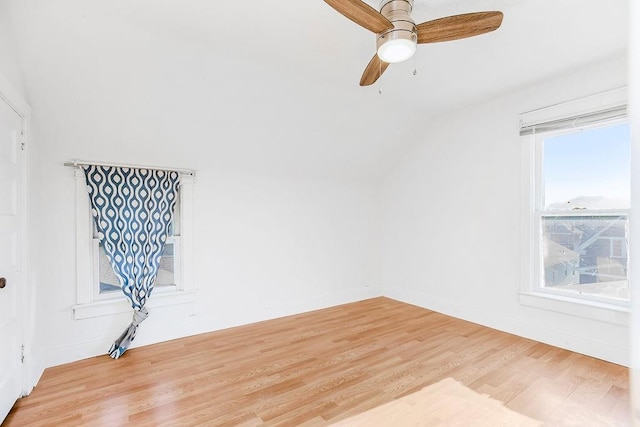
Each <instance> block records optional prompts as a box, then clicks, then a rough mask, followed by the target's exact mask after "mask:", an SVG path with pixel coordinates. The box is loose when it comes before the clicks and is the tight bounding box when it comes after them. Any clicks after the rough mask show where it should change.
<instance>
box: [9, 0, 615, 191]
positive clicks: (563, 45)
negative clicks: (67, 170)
mask: <svg viewBox="0 0 640 427" xmlns="http://www.w3.org/2000/svg"><path fill="white" fill-rule="evenodd" d="M9 1H11V8H12V12H13V16H14V22H15V24H16V34H17V39H18V45H19V50H20V59H21V64H22V67H23V72H24V81H25V86H26V88H27V91H28V97H29V101H30V102H31V104H32V106H33V108H34V113H35V115H36V116H35V117H36V120H35V122H36V124H39V127H40V129H39V131H40V132H41V134H42V135H41V139H42V143H43V144H46V143H47V138H48V137H49V136H50V135H52V134H56V133H57V134H62V135H63V136H60V137H61V138H62V137H63V138H64V139H65V141H67V142H68V143H70V144H71V145H72V148H73V149H72V150H71V151H74V150H75V152H77V157H82V155H83V147H84V146H85V144H105V145H109V144H111V146H112V147H116V148H123V149H125V150H126V152H127V156H128V158H129V159H136V160H138V161H142V159H143V158H144V156H147V157H150V159H149V160H148V161H147V162H146V163H149V162H153V160H154V157H153V154H151V155H148V154H147V153H145V152H143V151H144V150H143V149H142V148H140V149H138V148H137V141H140V140H146V141H149V140H151V141H153V142H154V146H156V147H157V149H158V150H161V151H164V152H165V153H166V152H169V153H172V156H173V158H174V159H175V162H176V163H177V164H180V165H184V166H187V167H193V168H197V169H198V168H202V167H205V165H212V166H213V167H219V168H238V169H242V168H247V169H251V170H254V171H257V172H261V171H264V172H273V171H280V172H282V171H284V172H286V173H287V174H293V175H299V176H305V177H312V178H326V179H335V180H345V181H349V182H362V183H376V182H379V181H380V180H381V179H382V178H383V177H384V176H385V174H386V173H388V171H389V170H390V168H391V167H393V165H394V164H395V162H396V161H397V159H398V158H399V157H400V156H401V155H402V154H403V153H404V152H405V151H406V149H407V147H408V146H409V145H410V144H411V143H413V142H414V139H415V135H416V127H420V126H428V120H426V119H427V118H428V117H429V116H430V115H432V114H437V113H438V112H441V111H448V110H451V109H455V108H456V107H458V106H462V105H465V104H468V103H471V102H477V101H480V100H482V99H486V98H488V97H492V96H497V95H499V94H502V93H505V92H508V91H511V90H514V89H516V88H518V87H521V86H524V85H528V84H531V83H532V82H535V81H538V80H541V79H544V78H546V77H549V76H552V75H554V74H558V73H563V72H567V71H570V70H572V69H576V68H579V67H581V66H583V65H585V64H588V63H590V62H594V61H597V60H602V59H604V58H607V57H612V56H615V55H622V54H623V52H624V51H625V50H626V46H627V2H626V1H623V0H615V1H602V0H477V1H473V2H470V1H464V0H416V1H415V7H414V13H413V18H414V19H415V21H416V22H423V21H427V20H431V19H435V18H439V17H442V16H448V15H453V14H458V13H466V12H474V11H482V10H501V11H503V12H504V21H503V25H502V27H501V28H500V29H499V30H497V31H495V32H493V33H489V34H486V35H483V36H479V37H475V38H472V39H467V40H460V41H455V42H446V43H440V44H432V45H420V46H419V47H418V52H417V54H416V55H415V60H409V61H407V62H406V63H403V64H396V65H392V66H391V67H390V68H389V70H387V72H386V73H385V74H384V75H383V77H382V78H381V79H380V80H379V83H376V84H375V85H373V86H371V87H366V88H362V87H360V86H358V82H359V79H360V76H361V74H362V72H363V70H364V67H365V66H366V64H367V63H368V61H369V59H370V58H371V56H372V55H373V53H374V50H375V37H374V35H373V34H371V33H369V32H368V31H367V30H365V29H363V28H360V27H358V26H357V25H356V24H354V23H352V22H351V21H349V20H348V19H346V18H344V17H343V16H341V15H339V14H338V13H337V12H336V11H334V10H333V9H332V8H331V7H329V6H328V5H327V4H325V3H324V2H323V1H322V0H304V1H300V0H280V1H264V0H245V1H231V2H220V1H211V0H112V1H100V0H58V1H45V0H9ZM368 3H369V4H370V5H372V6H373V7H375V8H377V6H378V5H377V2H375V1H371V0H369V1H368ZM414 67H415V68H416V69H417V71H418V72H417V74H416V75H415V76H414V75H413V74H412V71H413V69H414ZM379 89H382V94H379V93H378V92H379ZM45 116H46V118H43V117H45ZM74 144H75V145H74ZM194 153H197V154H198V155H197V156H194ZM109 156H110V155H109V154H108V153H105V157H107V158H108V157H109ZM112 160H118V159H116V158H113V159H112ZM158 161H160V162H163V161H162V157H158ZM163 163H166V162H163ZM207 167H208V166H207Z"/></svg>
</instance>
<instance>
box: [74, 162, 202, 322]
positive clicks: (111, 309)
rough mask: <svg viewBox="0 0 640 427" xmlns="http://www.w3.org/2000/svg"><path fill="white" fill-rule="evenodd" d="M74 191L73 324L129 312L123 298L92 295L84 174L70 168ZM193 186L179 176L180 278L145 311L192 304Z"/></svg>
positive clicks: (187, 177) (191, 179)
mask: <svg viewBox="0 0 640 427" xmlns="http://www.w3.org/2000/svg"><path fill="white" fill-rule="evenodd" d="M74 179H75V187H76V188H75V191H76V304H75V305H74V306H73V307H72V308H73V313H74V318H75V319H76V320H79V319H86V318H90V317H97V316H107V315H113V314H118V313H127V312H130V311H131V305H130V303H129V301H128V300H127V298H126V297H125V296H124V295H117V296H116V295H114V296H113V297H112V298H105V297H104V296H98V295H95V294H96V293H97V290H96V288H95V286H94V272H93V265H94V260H93V256H94V255H93V254H94V250H93V247H92V246H93V224H92V222H91V221H92V218H91V208H90V203H89V196H88V192H87V184H86V181H85V177H84V172H83V171H82V170H81V169H80V168H74ZM193 183H194V177H193V175H189V174H181V176H180V198H179V203H180V242H179V243H180V246H181V248H180V249H181V250H180V251H179V252H180V254H179V256H180V260H179V266H180V267H181V269H180V271H179V272H178V273H177V274H178V275H179V276H180V277H176V279H177V283H178V286H177V289H175V290H171V291H169V290H167V291H164V292H157V293H156V292H154V293H153V295H152V297H151V298H149V301H148V302H147V304H148V305H149V308H151V309H153V308H156V307H165V306H170V305H178V304H190V303H193V302H195V293H196V290H195V286H194V281H193V248H192V244H193V243H192V242H193V240H192V239H193Z"/></svg>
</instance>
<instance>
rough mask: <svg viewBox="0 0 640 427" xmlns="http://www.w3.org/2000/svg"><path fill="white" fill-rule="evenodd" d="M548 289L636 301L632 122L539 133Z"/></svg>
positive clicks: (540, 214) (542, 256)
mask: <svg viewBox="0 0 640 427" xmlns="http://www.w3.org/2000/svg"><path fill="white" fill-rule="evenodd" d="M535 144H536V151H537V152H538V155H537V159H536V160H537V169H538V171H537V172H538V173H537V175H538V182H537V183H536V184H537V186H538V188H539V195H540V196H539V198H538V200H536V202H537V203H536V204H537V206H536V222H537V224H536V225H535V227H536V230H539V236H538V238H537V242H538V246H539V247H538V248H537V250H536V253H537V258H538V262H539V267H538V268H537V269H536V270H537V271H539V275H540V278H539V281H538V283H536V285H537V287H538V288H539V289H540V290H544V291H552V292H560V293H562V294H567V295H572V296H576V295H578V296H581V297H591V298H594V299H608V300H623V301H626V300H628V299H629V286H628V280H627V257H626V252H627V251H626V239H627V228H628V227H627V223H628V209H629V199H630V170H629V169H630V132H629V125H628V124H627V123H611V122H606V123H599V122H597V123H594V124H592V125H590V126H588V127H585V128H579V129H571V130H568V131H555V132H548V133H546V134H541V135H539V136H537V137H536V138H535Z"/></svg>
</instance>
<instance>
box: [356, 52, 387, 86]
mask: <svg viewBox="0 0 640 427" xmlns="http://www.w3.org/2000/svg"><path fill="white" fill-rule="evenodd" d="M388 66H389V63H388V62H384V61H383V60H381V59H380V58H379V57H378V54H377V53H376V54H375V55H373V58H371V61H369V65H367V68H365V69H364V73H362V78H360V86H369V85H372V84H374V83H375V82H376V80H378V79H379V78H380V76H381V75H382V73H384V72H385V70H386V69H387V67H388Z"/></svg>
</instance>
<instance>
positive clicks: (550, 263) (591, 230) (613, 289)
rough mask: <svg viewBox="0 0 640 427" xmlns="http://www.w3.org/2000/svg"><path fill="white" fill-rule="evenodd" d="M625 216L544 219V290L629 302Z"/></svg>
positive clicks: (553, 217)
mask: <svg viewBox="0 0 640 427" xmlns="http://www.w3.org/2000/svg"><path fill="white" fill-rule="evenodd" d="M626 225H627V217H626V216H544V217H543V218H542V241H543V244H542V256H543V260H544V262H543V270H544V271H543V276H544V286H545V287H547V288H552V289H556V290H564V291H570V292H578V293H581V294H593V295H601V296H606V297H611V298H622V299H628V298H629V290H628V285H627V257H626Z"/></svg>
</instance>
